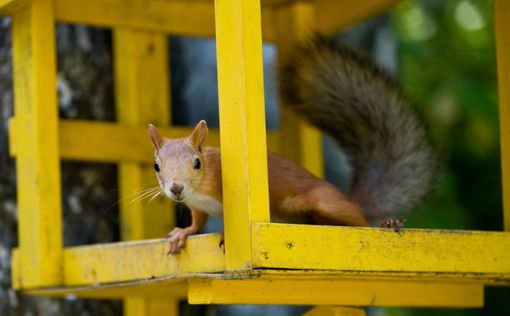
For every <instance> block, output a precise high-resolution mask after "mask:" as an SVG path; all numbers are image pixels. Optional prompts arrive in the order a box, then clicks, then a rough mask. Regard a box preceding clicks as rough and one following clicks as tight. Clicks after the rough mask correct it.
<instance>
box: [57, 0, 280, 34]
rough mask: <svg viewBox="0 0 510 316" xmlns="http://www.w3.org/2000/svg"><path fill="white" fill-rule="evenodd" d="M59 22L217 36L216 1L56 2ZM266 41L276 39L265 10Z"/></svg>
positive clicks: (103, 0)
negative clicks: (215, 22) (215, 34)
mask: <svg viewBox="0 0 510 316" xmlns="http://www.w3.org/2000/svg"><path fill="white" fill-rule="evenodd" d="M55 7H56V12H55V14H56V18H57V20H58V21H60V22H66V23H84V24H90V25H95V26H100V27H130V28H137V29H144V30H150V31H157V32H163V33H167V34H171V35H180V36H207V37H213V36H214V4H213V1H186V0H176V1H168V0H149V1H148V0H131V1H124V0H55ZM262 18H263V20H264V23H263V24H264V39H265V40H267V41H272V40H274V38H275V35H276V34H275V31H274V29H273V12H272V11H271V10H270V9H269V8H268V9H264V10H263V14H262Z"/></svg>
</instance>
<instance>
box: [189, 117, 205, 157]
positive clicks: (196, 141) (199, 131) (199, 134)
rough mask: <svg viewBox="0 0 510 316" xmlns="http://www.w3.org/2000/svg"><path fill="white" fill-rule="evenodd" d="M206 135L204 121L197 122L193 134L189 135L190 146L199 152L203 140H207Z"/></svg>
mask: <svg viewBox="0 0 510 316" xmlns="http://www.w3.org/2000/svg"><path fill="white" fill-rule="evenodd" d="M207 134H209V129H208V128H207V123H206V122H205V121H204V120H201V121H200V122H198V124H197V126H195V129H194V130H193V133H191V135H190V137H189V140H190V142H191V144H192V145H193V147H195V149H196V150H198V151H199V152H201V151H202V145H203V144H204V142H205V139H206V138H207Z"/></svg>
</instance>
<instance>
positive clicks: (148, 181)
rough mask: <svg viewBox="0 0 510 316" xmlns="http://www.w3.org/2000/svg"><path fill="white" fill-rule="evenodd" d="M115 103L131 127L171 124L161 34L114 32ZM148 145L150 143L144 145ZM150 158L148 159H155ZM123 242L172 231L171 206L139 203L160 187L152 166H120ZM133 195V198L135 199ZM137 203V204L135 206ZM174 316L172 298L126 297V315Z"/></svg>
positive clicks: (160, 200)
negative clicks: (144, 192)
mask: <svg viewBox="0 0 510 316" xmlns="http://www.w3.org/2000/svg"><path fill="white" fill-rule="evenodd" d="M113 39H114V41H113V42H114V56H115V58H114V61H115V63H114V65H115V100H116V109H117V120H118V121H119V122H121V123H123V124H126V125H129V126H141V127H147V124H148V123H150V122H152V123H153V124H156V125H160V126H165V125H169V124H170V122H171V121H170V101H169V87H170V83H169V78H168V77H169V74H168V72H169V67H168V40H167V37H166V36H165V35H163V34H157V33H149V32H145V31H138V30H133V29H125V28H118V29H115V30H114V33H113ZM146 142H147V143H149V140H148V139H147V140H146ZM153 157H154V155H153V154H152V153H151V155H150V156H149V157H148V158H152V159H153ZM118 175H119V193H120V194H119V200H120V203H119V210H120V218H121V238H122V239H123V240H138V239H149V238H161V237H164V236H166V235H167V234H168V232H169V231H170V230H171V229H172V228H173V227H175V213H174V207H173V204H172V203H171V202H170V200H169V199H167V198H165V197H164V196H162V197H161V198H158V199H155V200H154V201H152V203H151V204H150V205H149V204H148V202H147V200H148V199H149V198H150V197H149V198H148V199H145V200H139V196H140V195H141V193H136V192H140V191H141V190H142V189H147V188H148V187H149V188H150V187H159V183H158V182H157V180H156V176H155V173H154V170H153V168H152V166H151V165H147V164H140V163H136V162H124V163H121V164H119V172H118ZM133 194H134V195H133ZM133 200H135V201H133ZM163 314H164V315H168V316H170V315H177V314H178V302H176V301H175V300H171V299H166V300H161V299H148V298H143V297H128V298H126V299H125V300H124V315H126V316H130V315H133V316H144V315H163Z"/></svg>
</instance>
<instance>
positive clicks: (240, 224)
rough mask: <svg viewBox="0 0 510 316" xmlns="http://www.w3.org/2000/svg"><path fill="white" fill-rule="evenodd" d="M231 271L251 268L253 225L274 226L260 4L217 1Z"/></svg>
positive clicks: (252, 0)
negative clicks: (270, 190)
mask: <svg viewBox="0 0 510 316" xmlns="http://www.w3.org/2000/svg"><path fill="white" fill-rule="evenodd" d="M215 5H216V6H215V9H216V47H217V58H218V92H219V103H220V138H221V160H222V162H221V163H222V177H223V208H224V223H225V241H226V243H225V247H226V256H227V257H226V258H227V259H226V267H227V270H229V271H236V270H245V269H250V268H251V265H252V264H251V238H250V237H251V232H250V223H251V222H269V194H268V178H267V155H266V152H267V148H266V124H265V111H264V84H263V77H262V37H261V31H260V7H259V6H260V3H259V1H258V0H233V1H216V3H215Z"/></svg>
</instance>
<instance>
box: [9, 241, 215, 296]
mask: <svg viewBox="0 0 510 316" xmlns="http://www.w3.org/2000/svg"><path fill="white" fill-rule="evenodd" d="M219 240H220V236H219V235H218V234H204V235H197V236H191V237H190V238H189V240H188V243H187V244H186V248H185V249H184V250H182V251H181V253H180V254H179V255H177V256H169V255H167V253H168V249H169V245H168V241H167V240H166V239H155V240H144V241H130V242H127V241H126V242H117V243H109V244H101V245H93V246H77V247H68V248H65V249H64V253H63V259H64V262H63V266H62V269H63V280H62V284H61V286H65V287H76V286H89V285H95V286H99V285H102V284H106V283H114V282H129V281H140V280H152V279H155V278H159V277H172V276H181V277H182V276H186V275H190V274H196V273H214V272H223V271H225V254H224V253H223V250H222V249H220V247H219V246H218V243H219ZM13 253H14V255H13V267H15V268H14V269H13V271H12V273H13V275H12V278H13V280H15V282H13V286H14V287H15V288H16V289H24V290H25V289H27V288H28V287H27V286H25V284H27V283H26V281H25V277H26V275H25V274H24V273H23V271H21V269H20V266H21V263H22V260H23V259H22V258H21V256H20V254H21V250H15V251H14V252H13ZM16 258H17V260H18V261H17V262H16V261H14V259H16ZM71 291H72V289H71Z"/></svg>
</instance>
